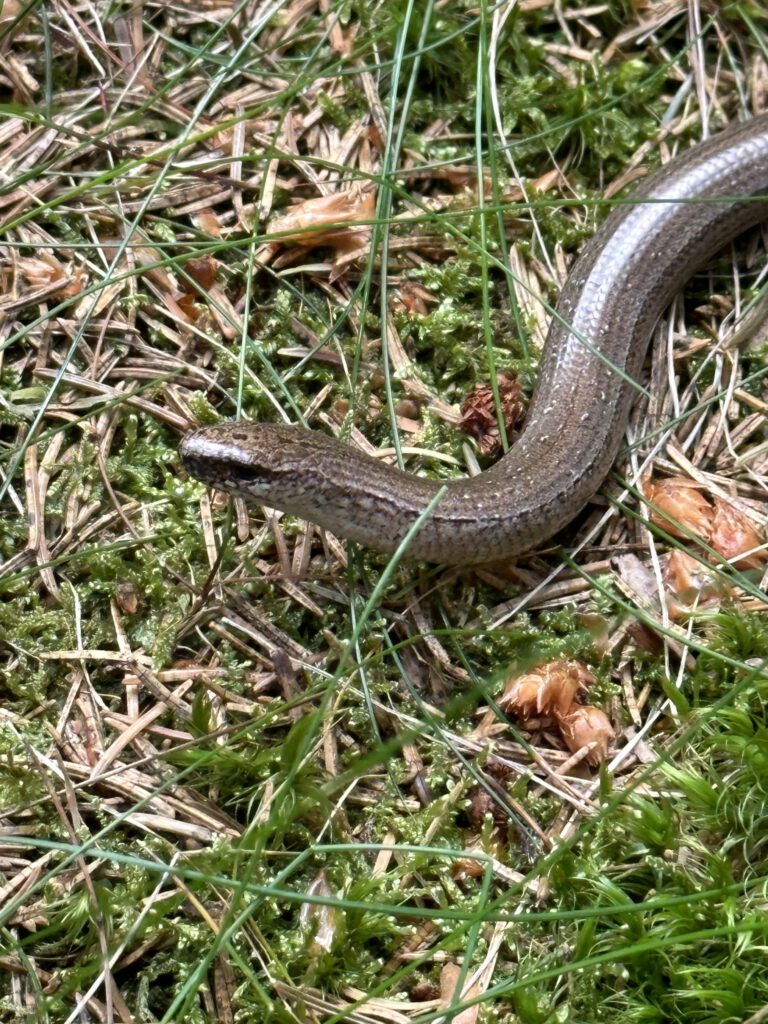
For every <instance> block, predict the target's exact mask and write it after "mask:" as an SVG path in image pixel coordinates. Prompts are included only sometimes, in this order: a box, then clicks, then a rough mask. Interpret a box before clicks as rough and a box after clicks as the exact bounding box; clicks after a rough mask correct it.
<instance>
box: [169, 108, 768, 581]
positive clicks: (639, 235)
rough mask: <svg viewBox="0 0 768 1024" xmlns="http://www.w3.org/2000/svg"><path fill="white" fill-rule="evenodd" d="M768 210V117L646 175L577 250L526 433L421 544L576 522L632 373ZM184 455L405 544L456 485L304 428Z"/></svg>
mask: <svg viewBox="0 0 768 1024" xmlns="http://www.w3.org/2000/svg"><path fill="white" fill-rule="evenodd" d="M765 218H768V115H762V116H760V117H756V118H754V119H752V120H750V121H745V122H743V123H740V124H735V125H733V126H731V127H729V128H728V129H727V130H726V131H724V132H722V133H721V134H719V135H716V136H714V137H713V138H711V139H709V140H708V141H706V142H703V143H701V144H699V145H697V146H694V147H693V148H691V149H689V150H687V151H686V152H685V153H684V154H683V155H682V156H678V157H676V158H675V159H674V160H672V161H670V163H668V164H667V165H666V166H665V167H663V168H661V169H660V170H658V171H656V172H655V173H654V174H651V175H649V176H648V177H647V178H646V179H644V181H643V183H642V184H641V185H640V187H639V188H637V189H636V190H635V192H634V193H633V194H632V195H631V196H630V198H629V200H628V201H627V202H626V203H624V204H622V205H620V206H618V207H616V208H615V209H614V210H613V212H612V213H611V214H610V216H609V217H608V218H607V219H606V221H605V223H604V224H603V226H602V227H601V228H600V230H599V231H598V232H597V233H596V234H595V236H594V237H593V238H592V240H591V241H590V242H589V243H588V244H587V245H586V246H585V248H584V250H583V252H582V253H581V255H580V256H579V257H578V259H577V260H576V262H575V263H574V266H573V269H572V270H571V273H570V275H569V277H568V280H567V281H566V284H565V286H564V288H563V290H562V294H561V295H560V299H559V301H558V303H557V313H556V316H555V317H554V318H553V321H552V326H551V328H550V330H549V335H548V337H547V341H546V344H545V347H544V351H543V354H542V359H541V364H540V369H539V378H538V384H537V387H536V391H535V394H534V397H533V400H532V403H531V407H530V410H529V412H528V416H527V419H526V423H525V426H524V429H523V431H522V433H521V435H520V437H519V439H518V440H517V442H516V443H515V444H514V445H513V446H512V448H511V449H510V451H509V452H508V453H507V454H506V455H504V456H503V458H501V459H500V460H499V461H498V462H497V463H496V464H495V465H494V466H493V467H492V468H490V469H488V470H486V471H485V472H483V473H481V474H479V475H478V476H475V477H472V478H466V479H459V480H454V481H451V482H450V483H449V484H448V485H447V489H446V491H445V494H444V495H443V497H442V498H441V500H440V501H439V502H438V503H437V505H436V506H435V507H434V508H433V509H432V511H431V514H430V515H429V517H428V518H426V519H425V521H424V522H423V524H422V525H421V528H420V529H419V531H418V533H417V534H416V535H415V536H414V537H413V538H412V541H411V544H410V547H409V549H408V553H409V555H410V556H412V557H414V558H422V559H427V560H429V561H435V562H447V563H453V564H457V565H461V564H478V563H482V562H486V561H490V560H497V559H501V558H507V557H509V556H513V555H518V554H521V553H522V552H525V551H528V550H530V549H531V548H532V547H533V546H534V545H536V544H539V543H540V542H541V541H544V540H546V539H547V538H548V537H551V536H552V534H554V533H555V532H556V531H557V530H559V529H560V528H561V527H562V526H564V525H565V524H566V523H567V522H568V521H569V520H571V519H572V518H573V517H574V516H575V515H576V514H577V512H579V510H580V509H581V508H582V507H583V506H584V505H585V503H586V502H587V501H588V499H589V498H590V496H591V495H592V494H594V492H595V490H596V489H597V488H598V487H599V485H600V483H601V482H602V480H603V479H604V477H605V475H606V473H607V472H608V470H609V468H610V466H611V464H612V462H613V460H614V458H615V457H616V453H617V451H618V449H619V446H620V444H621V440H622V437H623V434H624V430H625V427H626V423H627V417H628V415H629V409H630V405H631V402H632V398H633V395H634V394H635V388H634V387H633V386H632V384H631V383H629V381H628V380H627V379H626V378H628V379H629V380H633V379H637V377H638V374H639V372H640V370H641V367H642V364H643V360H644V358H645V353H646V350H647V347H648V341H649V339H650V336H651V333H652V331H653V328H654V326H655V324H656V322H657V320H658V318H659V316H660V315H661V313H662V312H663V310H664V308H665V307H666V306H667V305H668V304H669V302H670V300H671V299H672V298H673V296H674V295H675V293H676V292H678V291H679V290H680V289H681V288H682V286H683V285H684V284H685V282H686V280H687V279H688V278H689V277H690V276H691V274H692V273H693V271H694V270H696V269H697V268H699V267H700V266H701V265H702V264H703V263H704V262H705V261H706V260H707V259H708V258H709V257H711V256H712V255H713V254H714V253H715V252H716V251H717V250H718V249H720V248H721V247H722V246H724V245H725V244H726V243H728V242H729V241H731V239H733V238H735V237H736V236H737V235H738V234H739V233H740V232H742V231H744V230H745V229H746V228H748V227H750V226H752V225H754V224H756V223H758V222H759V221H761V220H763V219H765ZM585 341H587V342H589V344H585ZM613 366H615V367H618V368H619V369H620V370H621V371H622V374H621V375H620V374H618V373H616V372H615V370H614V369H613V368H612V367H613ZM181 457H182V460H183V462H184V465H185V466H186V467H187V469H188V470H189V471H190V472H191V473H192V474H194V475H195V476H196V477H199V478H200V479H201V480H204V481H206V482H207V483H209V484H211V485H213V486H214V487H217V488H220V489H222V490H225V491H230V492H232V493H234V494H239V495H242V496H243V497H244V498H246V499H247V500H249V501H253V502H258V503H260V504H264V505H268V506H271V507H273V508H278V509H282V510H284V511H286V512H290V513H293V514H294V515H297V516H300V517H302V518H304V519H308V520H310V521H311V522H313V523H317V524H319V525H320V526H322V527H325V528H327V529H329V530H331V531H333V533H335V534H337V535H339V536H341V537H347V538H349V539H351V540H355V541H358V542H359V543H361V544H364V545H366V546H367V547H370V548H375V549H377V550H379V551H392V550H393V549H394V548H395V547H396V546H397V545H398V543H399V542H400V541H401V540H402V538H403V537H404V536H405V534H406V533H407V531H408V530H409V529H410V528H411V527H412V526H413V524H414V522H415V521H416V519H417V518H418V516H419V515H420V514H421V513H422V512H423V511H424V509H425V508H426V506H427V505H428V503H429V502H430V501H431V500H432V499H433V498H434V497H435V495H436V494H437V492H438V490H439V487H440V485H439V484H438V483H437V482H435V481H434V480H429V479H425V478H422V477H418V476H414V475H413V474H410V473H404V472H401V471H400V470H398V469H394V468H392V467H391V466H388V465H385V464H384V463H382V462H380V461H378V460H377V459H375V458H371V457H370V456H368V455H364V454H361V453H360V452H358V451H355V450H354V449H352V448H350V447H349V446H347V445H345V444H342V443H341V442H339V441H337V440H335V439H334V438H331V437H328V436H326V435H324V434H322V433H318V432H316V431H313V430H306V429H304V428H302V427H295V426H285V425H274V424H263V423H248V422H234V423H226V424H222V425H218V426H213V427H203V428H202V429H200V430H197V431H195V432H193V433H191V434H189V435H187V436H186V437H185V438H184V439H183V441H182V443H181Z"/></svg>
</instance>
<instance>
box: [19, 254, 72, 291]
mask: <svg viewBox="0 0 768 1024" xmlns="http://www.w3.org/2000/svg"><path fill="white" fill-rule="evenodd" d="M18 267H19V270H20V271H21V272H22V274H23V275H24V277H25V278H26V279H27V281H28V282H29V284H31V285H32V287H33V288H46V287H47V286H48V285H52V284H56V282H57V281H61V288H59V290H58V291H56V292H54V293H53V297H54V298H57V299H67V298H70V297H71V296H73V295H79V294H80V292H82V291H83V289H84V288H85V286H86V283H87V280H88V275H87V274H86V272H85V270H84V269H83V268H82V267H75V266H73V265H72V264H71V263H70V264H69V265H68V266H65V265H64V264H63V263H61V262H60V261H59V260H58V259H56V257H55V256H53V255H52V254H51V253H47V252H41V253H40V254H39V255H38V256H25V257H22V259H20V260H19V262H18Z"/></svg>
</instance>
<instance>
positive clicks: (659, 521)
mask: <svg viewBox="0 0 768 1024" xmlns="http://www.w3.org/2000/svg"><path fill="white" fill-rule="evenodd" d="M700 488H701V485H700V484H697V483H695V482H694V481H693V480H689V479H688V478H687V477H684V476H670V477H666V478H665V479H664V480H658V481H654V480H646V481H645V482H644V487H643V489H644V491H645V496H646V498H647V499H648V502H649V503H650V504H651V505H652V506H655V507H652V508H651V509H650V517H651V522H652V523H654V524H655V525H656V526H660V527H661V529H662V530H664V531H665V532H666V533H669V534H671V535H672V536H673V537H683V538H685V539H688V534H687V533H685V530H688V531H689V532H690V533H693V534H695V535H696V536H697V537H699V538H700V539H701V540H703V541H705V542H706V543H708V542H709V538H710V535H711V533H712V505H711V504H710V502H709V501H708V500H707V498H705V497H704V495H703V494H702V493H701V490H700ZM662 513H665V515H662ZM667 516H669V517H670V519H671V520H672V522H670V520H669V519H667V518H666V517H667ZM676 524H677V525H676ZM680 527H684V528H685V530H683V529H680Z"/></svg>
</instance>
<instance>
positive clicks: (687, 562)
mask: <svg viewBox="0 0 768 1024" xmlns="http://www.w3.org/2000/svg"><path fill="white" fill-rule="evenodd" d="M662 565H663V570H662V579H663V580H664V585H665V587H666V589H667V591H668V592H669V593H671V594H672V595H674V597H675V598H676V599H678V600H680V601H682V602H683V604H687V605H692V604H696V605H698V606H701V605H702V604H712V603H713V602H716V601H718V600H719V598H720V593H719V591H718V588H717V585H716V583H715V580H714V577H713V576H712V573H711V572H710V571H709V570H708V569H707V567H706V565H703V564H702V563H701V562H699V561H697V560H696V559H695V558H693V557H692V556H691V555H689V554H687V553H686V552H685V551H681V550H680V549H679V548H675V549H674V551H670V552H669V554H667V555H665V556H664V558H663V559H662ZM670 612H671V613H673V617H674V606H670Z"/></svg>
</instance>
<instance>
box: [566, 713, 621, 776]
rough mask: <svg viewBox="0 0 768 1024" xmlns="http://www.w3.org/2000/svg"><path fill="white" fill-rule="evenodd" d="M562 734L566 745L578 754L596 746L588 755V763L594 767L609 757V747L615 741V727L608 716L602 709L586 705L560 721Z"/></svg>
mask: <svg viewBox="0 0 768 1024" xmlns="http://www.w3.org/2000/svg"><path fill="white" fill-rule="evenodd" d="M558 721H559V724H560V732H561V734H562V737H563V739H564V740H565V745H566V746H567V747H568V749H569V750H571V751H573V753H576V751H577V750H581V748H582V747H586V746H587V745H588V744H590V743H594V744H595V746H594V747H593V749H592V750H590V752H589V753H588V754H587V758H586V759H587V762H588V763H589V764H591V765H592V766H593V767H595V766H597V765H598V764H600V762H601V761H603V760H604V759H605V758H606V757H607V756H608V746H609V744H610V742H611V740H612V739H613V736H614V733H613V726H612V725H611V723H610V721H609V719H608V716H607V715H606V713H605V712H604V711H602V710H601V709H600V708H596V707H593V706H592V705H591V704H585V705H584V706H582V707H578V706H577V707H574V708H572V709H571V711H569V713H568V714H567V715H562V716H561V717H560V718H559V719H558Z"/></svg>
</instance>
